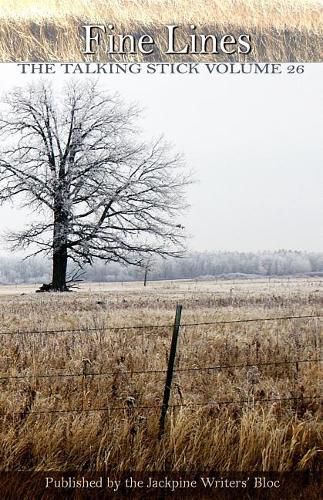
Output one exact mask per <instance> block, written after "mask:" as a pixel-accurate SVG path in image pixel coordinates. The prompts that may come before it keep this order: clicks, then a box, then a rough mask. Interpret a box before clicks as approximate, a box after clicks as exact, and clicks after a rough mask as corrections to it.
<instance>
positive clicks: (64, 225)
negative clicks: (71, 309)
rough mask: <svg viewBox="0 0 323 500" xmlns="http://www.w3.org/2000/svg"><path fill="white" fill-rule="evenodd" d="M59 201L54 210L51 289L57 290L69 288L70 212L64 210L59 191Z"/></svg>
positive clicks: (63, 290) (62, 290)
mask: <svg viewBox="0 0 323 500" xmlns="http://www.w3.org/2000/svg"><path fill="white" fill-rule="evenodd" d="M58 195H60V196H58V197H59V202H57V204H56V209H55V212H54V233H53V275H52V283H51V289H52V290H54V291H56V292H65V291H67V290H68V288H67V285H66V272H67V258H68V256H67V237H68V214H67V212H66V210H64V207H63V204H62V202H61V200H64V197H63V195H62V193H61V192H59V193H58Z"/></svg>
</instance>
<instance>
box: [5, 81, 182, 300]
mask: <svg viewBox="0 0 323 500" xmlns="http://www.w3.org/2000/svg"><path fill="white" fill-rule="evenodd" d="M5 102H6V110H5V111H4V112H3V113H2V116H1V119H0V134H1V142H2V144H3V145H4V147H2V151H0V201H1V202H2V203H4V202H6V201H8V200H12V199H13V198H16V197H18V201H19V203H20V204H21V205H22V206H25V207H29V208H30V209H33V211H35V212H36V213H37V217H36V219H35V221H33V222H31V223H30V224H28V226H26V227H25V229H24V230H23V231H21V232H13V233H10V234H9V235H8V239H9V241H10V243H11V245H12V247H13V249H17V248H22V249H26V248H28V247H30V249H31V254H30V255H35V254H38V253H45V254H47V255H50V256H51V257H52V263H53V267H52V282H51V284H50V285H49V287H48V288H49V289H51V290H56V291H64V290H67V282H68V279H67V264H68V260H69V259H70V260H71V261H73V262H74V263H76V264H77V266H78V268H83V266H84V265H85V264H92V263H93V260H94V259H102V260H104V261H110V262H111V261H114V262H122V263H124V264H127V265H128V264H130V265H137V266H142V264H143V262H144V261H145V260H146V259H147V258H149V256H151V255H154V254H155V255H156V254H158V255H161V256H179V255H181V253H182V251H183V239H184V235H183V230H182V226H181V225H180V224H179V222H178V220H177V217H178V216H179V215H180V213H181V212H182V210H183V209H184V208H185V203H184V201H185V198H184V194H185V186H186V185H187V184H188V183H189V182H190V179H189V176H186V174H184V173H183V172H184V171H183V169H182V166H183V165H182V160H181V158H180V156H179V155H177V154H173V153H172V152H171V149H170V148H169V146H168V145H167V144H166V143H165V142H164V141H163V139H159V140H157V141H155V142H154V143H152V144H147V143H146V142H140V141H139V140H138V130H137V126H136V119H137V118H138V113H139V112H138V109H137V108H136V107H133V106H130V107H126V106H125V105H123V103H122V102H121V101H120V99H119V98H118V97H117V96H113V95H111V94H109V93H107V92H104V91H102V90H101V91H100V90H99V89H98V88H97V85H95V84H92V83H89V82H87V83H86V84H79V83H74V84H73V85H69V86H67V87H65V89H64V91H61V93H58V92H56V93H55V92H54V90H53V89H52V88H51V86H50V85H48V84H42V85H36V86H35V85H34V86H30V87H29V88H28V89H26V88H24V89H21V88H18V89H16V90H14V91H12V92H11V93H10V94H9V95H8V96H7V97H6V101H5Z"/></svg>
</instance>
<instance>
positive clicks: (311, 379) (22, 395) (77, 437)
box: [0, 281, 322, 473]
mask: <svg viewBox="0 0 323 500" xmlns="http://www.w3.org/2000/svg"><path fill="white" fill-rule="evenodd" d="M228 285H229V286H228ZM231 288H232V285H230V284H219V283H218V284H216V283H210V284H202V285H199V284H198V283H176V282H175V283H173V284H164V285H160V284H156V285H153V284H150V285H149V287H148V288H147V289H146V290H145V291H143V289H142V286H141V285H136V286H126V285H125V286H124V287H122V286H119V287H118V286H112V289H111V291H101V292H98V291H92V292H85V291H84V290H83V291H80V292H78V293H73V294H61V295H59V294H48V295H47V294H44V295H43V294H37V295H36V294H30V295H29V294H28V295H22V296H20V295H16V296H8V295H2V296H1V297H0V317H1V320H2V324H1V331H5V330H10V331H16V330H20V331H27V330H28V329H29V330H30V329H36V330H41V331H47V330H51V329H62V328H65V329H73V328H76V329H77V328H100V329H101V331H98V332H93V331H88V332H86V333H84V334H82V335H80V334H78V333H69V334H62V333H61V334H47V335H46V334H40V335H39V334H19V335H16V336H7V335H3V336H2V337H1V346H2V349H1V354H0V375H1V377H4V376H5V375H8V374H9V375H11V376H21V375H25V376H28V377H27V378H23V379H10V380H6V379H5V378H2V379H1V378H0V382H1V392H0V414H1V422H0V423H1V425H0V439H1V443H2V446H1V448H0V469H1V470H37V471H42V470H61V471H64V470H75V471H76V470H79V471H85V470H92V471H95V470H96V471H105V472H106V471H109V470H114V471H116V472H123V471H125V470H146V471H147V470H151V471H153V470H154V471H156V470H157V471H163V470H172V471H183V472H186V473H188V472H191V471H192V472H193V471H195V470H207V469H213V470H215V469H216V470H219V471H232V470H235V471H254V470H257V471H272V470H275V471H290V470H315V469H316V468H318V467H319V463H320V452H319V449H320V444H321V442H322V441H321V440H322V426H321V424H320V405H319V399H318V398H319V395H320V388H319V387H320V365H319V363H317V362H307V363H299V364H287V365H278V366H273V365H270V364H269V365H264V366H259V367H251V366H249V367H242V368H239V367H231V368H227V369H222V370H204V371H196V372H177V374H176V376H175V379H174V386H173V393H172V405H186V406H182V407H176V408H173V409H172V410H171V411H170V414H169V417H168V419H167V427H166V433H165V436H164V438H163V439H162V440H161V441H159V440H158V421H159V413H160V405H161V402H162V395H163V385H164V379H165V373H158V372H157V373H149V374H140V373H135V372H136V371H140V370H142V369H144V370H156V371H157V370H165V368H166V363H167V357H168V354H169V345H170V335H171V329H169V328H161V329H153V328H149V329H147V330H144V331H143V330H135V329H134V330H126V331H122V330H121V331H115V330H111V329H108V327H113V326H114V327H116V326H120V325H127V324H128V325H142V324H153V325H155V324H159V325H167V324H171V323H172V320H173V315H174V306H175V303H176V302H177V301H178V300H180V301H181V302H182V303H183V305H184V313H183V318H182V319H183V323H194V322H195V323H197V322H201V321H202V322H203V321H214V320H220V319H238V318H250V317H262V316H285V315H295V314H297V315H299V314H318V313H319V311H320V307H321V305H322V294H321V293H320V292H319V290H320V289H321V287H320V283H319V282H299V283H298V282H297V281H295V282H294V281H293V282H289V283H288V282H286V283H283V284H275V283H271V284H270V283H268V284H259V285H257V284H256V283H255V282H253V283H251V284H249V285H246V284H243V283H241V284H240V283H237V284H235V285H234V290H233V291H232V290H231ZM256 299H258V300H256ZM320 334H321V322H320V321H319V320H317V319H306V320H305V319H302V320H291V321H277V322H268V323H248V324H246V323H238V324H233V325H232V324H231V325H216V326H214V325H204V326H203V325H201V326H195V327H191V328H189V327H187V328H183V329H182V331H181V335H180V345H179V353H178V358H177V367H178V368H184V367H191V368H201V367H211V366H215V365H239V364H248V365H250V364H253V363H255V364H259V363H271V362H273V361H286V360H297V359H303V360H304V359H312V360H315V359H318V358H319V356H320ZM106 372H113V374H112V375H104V373H106ZM75 373H78V374H81V376H79V377H56V378H55V377H54V378H39V377H37V376H36V375H37V374H43V375H44V374H47V375H53V374H75ZM93 373H101V374H102V375H101V376H93ZM82 374H83V375H82ZM307 397H308V398H309V399H306V398H307ZM284 398H286V399H287V400H286V401H279V399H284ZM289 398H297V399H295V400H289ZM272 399H274V400H276V401H267V400H272ZM224 401H236V403H232V404H221V402H224ZM240 401H244V402H243V403H240ZM109 407H110V408H118V409H115V410H113V409H111V410H110V411H94V412H91V411H90V410H91V409H99V408H109ZM142 407H147V408H142ZM71 409H73V410H74V409H78V410H83V411H76V412H75V413H73V412H72V413H69V410H71ZM47 411H53V412H54V413H50V414H46V412H47ZM56 411H58V413H55V412H56ZM65 411H66V413H65ZM43 412H45V413H43Z"/></svg>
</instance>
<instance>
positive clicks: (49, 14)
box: [0, 0, 323, 62]
mask: <svg viewBox="0 0 323 500" xmlns="http://www.w3.org/2000/svg"><path fill="white" fill-rule="evenodd" d="M0 19H1V25H0V35H1V36H0V40H1V42H0V59H1V60H2V61H21V60H24V61H47V60H51V61H62V60H64V61H66V60H70V61H80V60H83V59H84V58H85V56H84V55H83V54H82V51H81V46H82V36H83V34H82V31H81V26H82V24H83V23H86V22H87V23H89V22H91V23H100V24H108V23H112V24H114V25H115V27H116V33H122V32H124V33H128V34H134V35H136V36H139V35H140V34H143V33H151V34H152V35H154V37H155V39H156V42H157V45H158V46H159V47H164V46H165V32H164V30H163V28H162V27H163V26H164V25H165V24H169V23H178V24H179V25H180V26H182V27H183V32H182V34H181V36H179V38H178V43H179V44H183V43H187V39H188V34H189V29H188V26H189V25H190V24H191V23H194V24H195V25H197V26H198V28H199V30H200V32H203V33H213V34H218V35H219V36H221V35H223V34H226V33H232V34H235V35H237V36H238V35H239V34H241V33H249V34H251V36H252V41H253V51H252V53H251V54H250V55H249V56H242V55H240V60H241V61H258V62H259V61H262V62H263V61H280V62H286V61H294V62H296V61H297V62H301V61H303V62H305V61H321V60H322V56H323V50H322V26H323V3H322V1H321V0H298V1H296V0H221V1H220V0H208V1H207V2H201V1H193V0H180V1H176V2H175V1H174V0H165V1H161V0H149V1H147V0H145V1H130V0H122V1H116V0H109V1H101V0H94V1H87V0H75V1H74V2H67V1H66V0H62V1H56V2H47V3H44V2H42V1H40V0H29V1H28V0H12V1H11V2H10V3H8V2H7V1H5V0H1V1H0ZM90 57H91V56H87V60H91V59H90ZM117 58H118V60H120V58H122V56H117V55H116V56H112V55H111V56H107V54H106V53H105V52H104V48H103V50H101V51H100V52H98V53H97V54H96V55H95V56H93V59H92V60H99V61H106V60H107V59H108V60H110V61H111V60H116V59H117ZM180 58H181V59H185V60H194V59H196V60H198V59H199V60H218V61H221V60H222V61H225V60H238V58H239V55H236V56H228V55H226V54H219V55H214V56H204V59H202V57H201V56H194V55H192V56H187V55H186V56H178V55H177V56H175V58H174V56H167V55H165V54H162V53H160V52H159V51H158V50H156V51H155V52H154V54H153V55H152V56H151V57H150V59H151V60H164V61H167V60H174V59H175V60H177V61H178V60H180ZM232 58H233V59H232ZM127 59H128V60H129V59H130V56H128V58H127ZM133 59H138V60H140V57H137V56H136V57H133ZM145 60H146V61H147V60H148V58H145Z"/></svg>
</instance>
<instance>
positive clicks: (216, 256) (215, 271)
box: [0, 250, 323, 284]
mask: <svg viewBox="0 0 323 500" xmlns="http://www.w3.org/2000/svg"><path fill="white" fill-rule="evenodd" d="M71 272H72V269H71ZM49 273H50V268H49V266H48V261H46V260H45V259H42V258H40V257H36V258H33V259H28V260H25V261H24V260H22V259H21V258H18V257H0V283H2V284H10V283H17V284H18V283H43V282H46V281H48V279H49ZM320 273H321V274H322V275H323V253H319V252H317V253H315V252H300V251H290V250H280V251H276V252H257V253H251V252H194V253H189V254H188V255H187V256H186V257H184V258H182V259H173V258H168V259H161V258H159V259H158V258H156V259H155V260H154V261H152V262H150V263H149V270H148V280H149V279H150V280H163V279H190V278H192V279H194V278H200V279H208V278H209V279H210V278H212V277H220V278H221V277H223V278H235V277H246V278H248V277H254V276H259V277H261V276H293V275H305V274H320ZM144 275H145V268H139V269H138V268H136V267H133V266H128V267H125V266H123V265H121V264H118V263H108V264H104V263H101V262H97V263H96V264H94V265H93V266H92V267H88V268H87V269H86V272H85V274H84V276H83V277H82V278H83V279H84V281H132V280H143V278H144Z"/></svg>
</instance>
